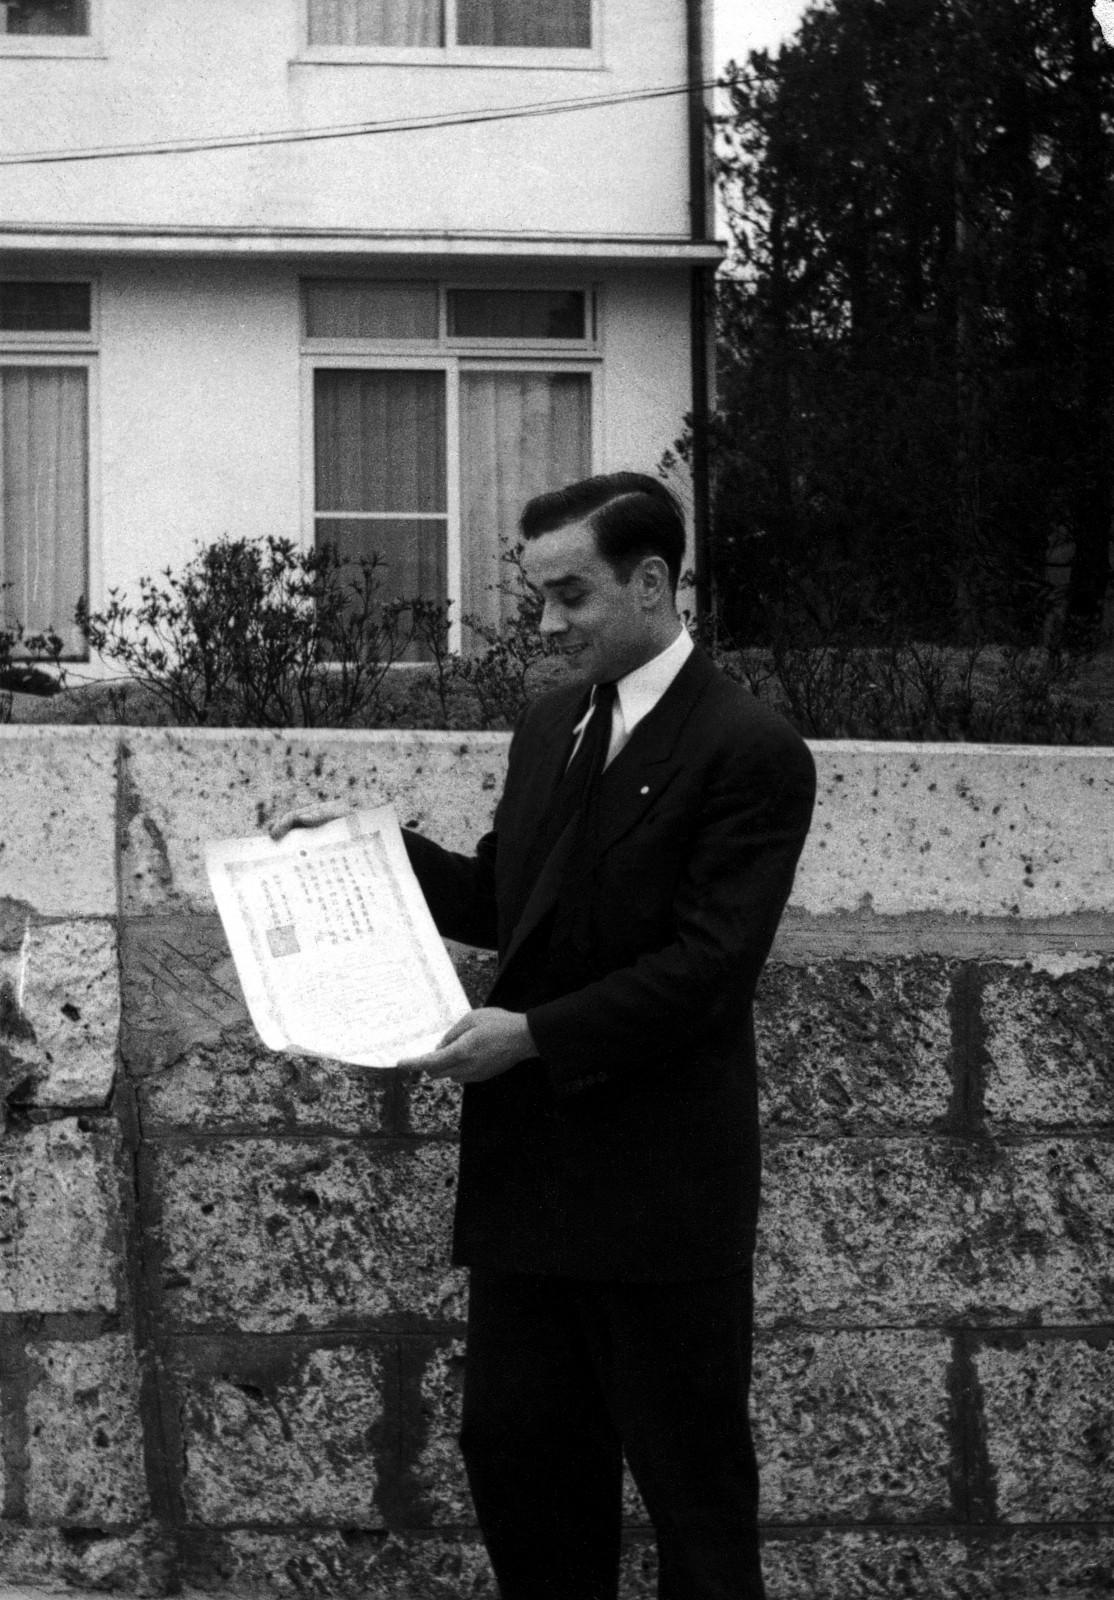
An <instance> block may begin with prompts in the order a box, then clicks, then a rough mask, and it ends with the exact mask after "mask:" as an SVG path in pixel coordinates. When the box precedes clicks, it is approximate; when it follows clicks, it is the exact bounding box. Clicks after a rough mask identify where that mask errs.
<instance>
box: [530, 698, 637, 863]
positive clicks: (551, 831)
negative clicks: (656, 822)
mask: <svg viewBox="0 0 1114 1600" xmlns="http://www.w3.org/2000/svg"><path fill="white" fill-rule="evenodd" d="M617 693H618V691H617V689H616V686H615V684H614V683H599V684H597V685H596V687H595V689H594V691H593V695H592V714H591V716H590V717H589V718H588V723H587V726H586V727H585V729H584V732H583V734H582V735H581V739H580V743H579V744H578V745H577V747H576V749H575V751H574V752H573V756H572V759H571V761H570V762H569V764H568V766H567V767H566V768H565V771H564V773H563V774H562V776H561V777H560V778H559V779H558V780H557V783H556V785H555V787H554V790H553V796H552V798H551V800H550V802H549V806H548V809H547V810H546V813H545V823H544V826H543V827H542V828H541V829H540V830H539V837H538V839H537V841H536V844H535V849H534V851H533V852H532V856H533V860H534V862H535V864H536V867H540V866H541V863H542V862H543V861H544V860H545V858H546V856H548V854H549V852H550V851H551V850H552V849H553V846H554V845H555V844H556V843H557V840H558V839H559V838H560V837H561V835H562V834H563V833H564V831H565V829H566V828H567V827H568V825H569V823H570V822H572V820H573V818H574V817H577V816H579V819H580V820H579V822H578V824H577V831H578V834H579V835H580V836H581V837H584V836H585V832H586V830H587V829H588V828H589V827H590V826H591V821H590V818H591V817H592V815H593V814H594V805H593V801H594V799H595V795H596V793H597V791H598V789H599V780H600V776H601V774H602V773H603V769H604V766H605V764H606V762H607V751H608V746H609V745H610V743H611V723H612V711H613V708H614V705H615V697H616V694H617Z"/></svg>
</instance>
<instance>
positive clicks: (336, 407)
mask: <svg viewBox="0 0 1114 1600" xmlns="http://www.w3.org/2000/svg"><path fill="white" fill-rule="evenodd" d="M314 434H315V452H314V453H315V464H316V508H317V510H318V511H319V512H322V513H325V514H328V513H329V512H335V511H391V512H398V513H401V514H406V513H408V512H415V511H421V512H442V511H444V510H445V508H446V494H447V489H446V472H445V375H444V373H443V372H401V371H367V370H355V371H353V370H349V369H347V368H345V369H338V370H328V369H324V368H321V369H319V370H318V371H317V372H316V373H315V374H314Z"/></svg>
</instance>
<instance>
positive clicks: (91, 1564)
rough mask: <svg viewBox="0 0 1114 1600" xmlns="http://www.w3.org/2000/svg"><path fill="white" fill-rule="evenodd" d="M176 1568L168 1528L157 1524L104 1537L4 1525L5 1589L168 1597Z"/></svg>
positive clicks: (1, 1577)
mask: <svg viewBox="0 0 1114 1600" xmlns="http://www.w3.org/2000/svg"><path fill="white" fill-rule="evenodd" d="M173 1572H174V1556H173V1552H172V1551H171V1550H170V1548H169V1546H168V1540H167V1535H166V1531H165V1530H164V1529H162V1528H159V1527H158V1526H157V1525H155V1524H154V1523H147V1524H145V1525H144V1526H143V1527H141V1528H136V1529H133V1530H131V1531H129V1532H127V1533H121V1534H104V1535H98V1534H96V1533H95V1532H93V1531H92V1530H89V1531H88V1532H78V1531H77V1530H73V1529H65V1530H59V1529H57V1528H30V1527H27V1526H26V1524H23V1523H0V1584H3V1585H4V1586H5V1587H7V1586H8V1585H17V1584H18V1585H24V1584H25V1585H27V1586H28V1587H34V1588H35V1589H38V1590H46V1591H48V1592H50V1593H52V1594H56V1593H58V1592H59V1591H60V1590H61V1591H63V1592H65V1591H66V1590H69V1591H70V1592H71V1593H72V1592H75V1591H76V1592H77V1593H79V1594H80V1593H85V1594H87V1593H88V1592H89V1591H90V1590H93V1591H96V1592H97V1593H105V1594H121V1595H124V1594H126V1595H140V1596H144V1595H165V1594H168V1593H171V1592H172V1585H173Z"/></svg>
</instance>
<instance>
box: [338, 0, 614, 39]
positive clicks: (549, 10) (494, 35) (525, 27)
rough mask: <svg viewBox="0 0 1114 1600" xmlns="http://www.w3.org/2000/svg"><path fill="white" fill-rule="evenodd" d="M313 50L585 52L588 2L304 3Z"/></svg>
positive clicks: (438, 0) (371, 0) (418, 0)
mask: <svg viewBox="0 0 1114 1600" xmlns="http://www.w3.org/2000/svg"><path fill="white" fill-rule="evenodd" d="M307 20H308V27H307V36H308V41H309V44H310V45H311V47H312V46H328V45H348V46H353V45H355V46H359V45H363V46H380V47H388V46H391V47H395V48H404V49H405V48H416V47H421V46H424V47H426V48H429V47H433V48H437V47H439V46H445V45H462V46H467V45H485V46H493V47H496V48H504V49H519V50H587V49H590V48H591V44H592V0H308V12H307Z"/></svg>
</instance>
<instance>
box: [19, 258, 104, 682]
mask: <svg viewBox="0 0 1114 1600" xmlns="http://www.w3.org/2000/svg"><path fill="white" fill-rule="evenodd" d="M93 312H94V307H93V294H92V285H91V284H89V283H87V282H86V283H79V282H41V281H37V282H5V281H0V620H3V621H4V622H6V623H8V624H14V623H17V622H21V623H22V624H23V625H24V627H25V628H26V629H27V630H28V631H29V632H38V631H40V630H42V629H45V628H50V627H52V628H54V629H55V631H56V632H57V633H58V634H59V635H60V637H61V638H62V639H63V641H64V643H65V647H66V650H65V653H66V654H67V655H69V656H74V655H81V654H82V653H83V645H82V640H81V635H80V633H79V631H78V630H77V628H76V627H75V625H74V621H73V615H74V607H75V605H76V604H77V601H78V599H79V598H80V597H81V596H82V595H84V594H87V593H88V570H89V412H90V384H91V373H92V347H93V340H94V325H93Z"/></svg>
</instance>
